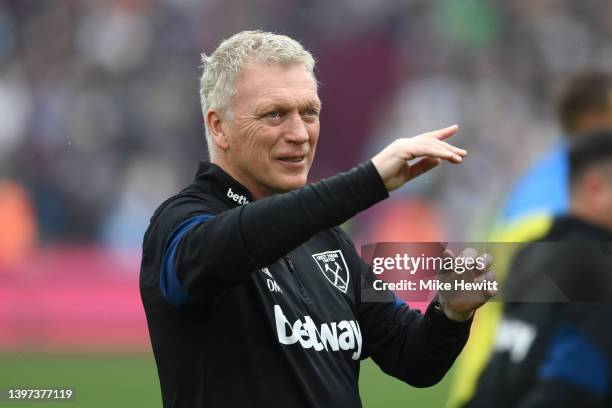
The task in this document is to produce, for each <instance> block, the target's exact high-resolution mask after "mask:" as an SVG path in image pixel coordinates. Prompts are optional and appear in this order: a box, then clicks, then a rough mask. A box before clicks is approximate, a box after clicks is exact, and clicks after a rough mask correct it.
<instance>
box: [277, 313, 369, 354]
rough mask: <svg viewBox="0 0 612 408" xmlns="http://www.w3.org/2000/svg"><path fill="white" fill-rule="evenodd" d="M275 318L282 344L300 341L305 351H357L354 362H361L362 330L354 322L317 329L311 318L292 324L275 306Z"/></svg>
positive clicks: (343, 322)
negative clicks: (310, 349) (311, 349)
mask: <svg viewBox="0 0 612 408" xmlns="http://www.w3.org/2000/svg"><path fill="white" fill-rule="evenodd" d="M274 318H275V319H276V333H277V334H278V341H279V342H280V343H281V344H289V345H290V344H295V343H297V342H298V341H299V342H300V344H301V345H302V347H304V348H305V349H309V348H311V347H312V348H314V349H315V350H316V351H321V350H326V351H329V350H330V349H331V350H333V351H338V350H345V351H346V350H355V351H354V352H353V354H352V356H351V357H352V359H353V360H359V356H360V355H361V345H362V339H361V328H360V327H359V323H357V322H356V321H354V320H341V321H339V322H331V323H321V327H320V328H317V326H316V325H315V323H314V322H313V321H312V318H311V317H310V316H304V321H302V320H300V319H298V320H296V321H295V323H293V324H291V323H289V320H287V318H286V317H285V315H284V314H283V310H282V309H281V307H280V306H279V305H274Z"/></svg>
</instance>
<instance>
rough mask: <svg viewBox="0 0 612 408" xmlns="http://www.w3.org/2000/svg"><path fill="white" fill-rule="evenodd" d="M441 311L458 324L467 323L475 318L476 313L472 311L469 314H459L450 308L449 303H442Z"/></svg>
mask: <svg viewBox="0 0 612 408" xmlns="http://www.w3.org/2000/svg"><path fill="white" fill-rule="evenodd" d="M440 309H441V311H442V313H444V315H445V316H446V317H447V318H448V319H450V320H454V321H456V322H465V321H468V320H470V319H471V318H472V317H473V316H474V311H473V310H470V311H469V312H464V313H459V312H456V311H454V310H452V309H451V308H449V307H448V304H447V303H440Z"/></svg>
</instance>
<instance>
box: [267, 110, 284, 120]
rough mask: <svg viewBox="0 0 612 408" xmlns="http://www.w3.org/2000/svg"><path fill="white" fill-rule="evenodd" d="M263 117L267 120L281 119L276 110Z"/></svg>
mask: <svg viewBox="0 0 612 408" xmlns="http://www.w3.org/2000/svg"><path fill="white" fill-rule="evenodd" d="M264 117H265V118H268V119H278V118H280V117H281V113H280V112H279V111H277V110H275V111H270V112H268V113H266V114H265V115H264Z"/></svg>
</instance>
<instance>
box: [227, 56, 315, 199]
mask: <svg viewBox="0 0 612 408" xmlns="http://www.w3.org/2000/svg"><path fill="white" fill-rule="evenodd" d="M235 86H236V93H235V94H234V96H233V98H232V100H231V102H230V109H229V111H230V115H229V117H226V118H225V120H224V122H223V131H224V134H225V135H226V136H227V143H228V148H227V150H226V152H225V158H224V161H225V164H226V165H227V166H228V167H229V170H230V172H232V173H234V174H232V175H233V176H234V177H235V178H237V179H238V181H240V182H241V183H242V184H244V185H245V187H247V188H248V189H249V190H250V191H251V193H252V194H253V195H254V198H256V199H257V198H261V197H265V196H268V195H270V194H274V193H276V192H286V191H290V190H294V189H297V188H300V187H302V186H304V185H305V184H306V180H307V176H308V171H309V170H310V166H311V165H312V161H313V159H314V154H315V148H316V146H317V140H318V138H319V111H320V109H321V102H320V100H319V97H318V94H317V85H316V83H315V81H314V79H313V78H312V76H311V75H310V74H309V73H308V72H307V71H306V69H305V68H304V67H303V66H302V65H290V66H283V65H278V64H261V63H249V64H248V65H247V66H246V67H245V68H244V69H243V70H242V72H241V73H240V75H239V76H238V78H237V79H236V84H235Z"/></svg>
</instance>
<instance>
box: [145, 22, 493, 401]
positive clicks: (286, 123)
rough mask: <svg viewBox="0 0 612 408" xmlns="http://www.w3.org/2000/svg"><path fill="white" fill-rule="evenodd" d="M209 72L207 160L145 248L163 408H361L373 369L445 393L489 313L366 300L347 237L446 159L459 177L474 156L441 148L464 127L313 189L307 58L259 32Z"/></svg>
mask: <svg viewBox="0 0 612 408" xmlns="http://www.w3.org/2000/svg"><path fill="white" fill-rule="evenodd" d="M203 63H204V72H203V74H202V78H201V88H200V94H201V100H202V109H203V113H204V119H205V124H206V135H207V140H208V146H209V151H210V157H211V162H202V163H201V164H200V167H199V169H198V172H197V175H196V177H195V180H194V181H193V183H191V184H190V185H189V186H188V187H186V188H185V189H184V190H182V191H181V192H180V193H179V194H177V195H175V196H173V197H171V198H170V199H168V200H167V201H165V202H164V203H163V204H162V205H161V206H160V207H159V209H158V210H157V211H156V212H155V214H154V215H153V217H152V219H151V224H150V226H149V229H148V230H147V233H146V235H145V237H144V245H143V259H142V267H141V295H142V300H143V304H144V307H145V311H146V314H147V321H148V325H149V331H150V334H151V341H152V345H153V351H154V353H155V358H156V362H157V368H158V373H159V378H160V383H161V389H162V397H163V403H164V407H204V406H210V407H217V406H223V407H244V406H267V407H302V406H304V407H305V406H309V407H358V406H361V401H360V397H359V390H358V376H359V361H360V360H361V359H364V358H367V357H372V358H373V359H374V361H376V362H377V363H378V364H379V365H380V366H381V368H382V369H383V370H384V371H385V372H387V373H389V374H390V375H393V376H395V377H397V378H400V379H402V380H404V381H406V382H407V383H409V384H412V385H415V386H418V387H424V386H429V385H432V384H435V383H436V382H437V381H439V380H440V379H441V378H442V377H443V376H444V374H445V373H446V371H447V370H448V369H449V367H450V366H451V365H452V363H453V361H454V359H455V358H456V357H457V355H458V353H459V352H460V351H461V349H462V347H463V345H464V343H465V342H466V340H467V337H468V334H469V327H470V323H471V316H472V315H473V311H474V310H475V309H476V308H478V307H479V306H480V305H481V304H482V302H478V301H472V302H442V304H440V303H437V302H434V303H432V305H431V306H430V307H429V309H428V310H427V312H426V313H425V314H420V313H419V312H417V311H414V310H409V308H408V307H407V306H406V305H405V304H403V303H401V302H395V303H394V302H387V303H384V302H365V301H362V299H361V287H360V286H361V282H362V279H364V278H365V277H366V276H367V274H368V273H369V272H368V266H367V265H366V264H365V263H364V262H363V261H362V260H361V259H360V258H359V256H358V255H357V253H356V251H355V249H354V246H353V244H352V243H351V241H350V239H349V238H348V237H347V236H346V234H344V233H343V232H342V231H341V230H340V229H339V228H337V227H336V226H337V225H339V224H341V223H342V222H344V221H346V220H348V219H349V218H350V217H352V216H353V215H355V214H356V213H358V212H359V211H362V210H365V209H366V208H368V207H370V206H371V205H373V204H375V203H376V202H378V201H381V200H383V199H385V198H386V197H387V196H388V192H389V191H392V190H394V189H397V188H399V187H401V186H402V185H403V184H405V183H406V182H407V181H409V180H410V179H412V178H414V177H416V176H418V175H420V174H422V173H424V172H426V171H428V170H430V169H432V168H433V167H435V166H436V165H437V164H439V163H440V161H441V160H447V161H450V162H452V163H460V162H461V161H462V158H463V157H464V156H465V154H466V152H465V151H464V150H462V149H459V148H456V147H454V146H451V145H449V144H448V143H446V142H444V141H443V139H446V138H448V137H450V136H452V135H453V134H454V133H455V132H456V131H457V127H456V126H451V127H449V128H446V129H442V130H438V131H435V132H431V133H426V134H422V135H419V136H416V137H414V138H411V139H399V140H396V141H395V142H393V143H392V144H391V145H389V146H388V147H387V148H386V149H384V150H383V151H382V152H381V153H379V154H378V155H377V156H376V157H374V158H373V159H372V160H369V161H367V162H365V163H362V164H360V165H359V166H357V167H355V168H353V169H352V170H350V171H348V172H346V173H341V174H338V175H336V176H333V177H330V178H328V179H326V180H322V181H320V182H318V183H314V184H309V185H306V181H307V176H308V171H309V169H310V166H311V164H312V161H313V158H314V154H315V148H316V145H317V139H318V137H319V113H320V111H321V102H320V100H319V97H318V94H317V82H316V79H315V76H314V73H313V68H314V60H313V58H312V56H311V55H310V54H309V53H308V52H307V51H306V50H304V48H303V47H302V46H301V45H300V44H299V43H297V42H296V41H294V40H292V39H290V38H288V37H285V36H281V35H275V34H271V33H264V32H258V31H248V32H242V33H239V34H236V35H234V36H233V37H231V38H229V39H227V40H225V41H224V42H223V43H221V45H220V46H219V47H218V48H217V49H216V50H215V51H214V52H213V53H212V55H210V56H208V57H206V56H205V57H204V58H203ZM415 158H420V159H418V160H417V161H416V162H414V161H413V162H409V161H410V160H411V159H415ZM481 272H482V271H481Z"/></svg>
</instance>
